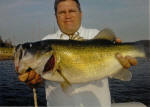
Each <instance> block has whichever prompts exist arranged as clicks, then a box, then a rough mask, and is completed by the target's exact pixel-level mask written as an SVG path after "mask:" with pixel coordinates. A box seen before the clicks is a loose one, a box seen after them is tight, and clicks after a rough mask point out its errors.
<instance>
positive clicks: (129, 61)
mask: <svg viewBox="0 0 150 107" xmlns="http://www.w3.org/2000/svg"><path fill="white" fill-rule="evenodd" d="M115 42H116V43H121V42H122V41H121V39H119V38H116V40H115ZM116 58H117V59H118V61H119V62H120V64H121V65H122V66H123V67H124V68H126V69H128V68H130V67H131V66H135V65H136V64H137V60H136V59H135V58H133V57H131V56H125V57H123V56H122V55H121V54H120V53H116Z"/></svg>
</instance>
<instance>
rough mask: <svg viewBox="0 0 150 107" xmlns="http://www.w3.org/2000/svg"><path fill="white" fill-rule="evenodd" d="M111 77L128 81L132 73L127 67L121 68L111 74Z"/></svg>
mask: <svg viewBox="0 0 150 107" xmlns="http://www.w3.org/2000/svg"><path fill="white" fill-rule="evenodd" d="M111 78H115V79H119V80H122V81H130V80H131V78H132V73H131V72H130V71H129V70H127V69H124V68H123V69H121V70H120V71H119V72H118V73H116V74H113V75H111Z"/></svg>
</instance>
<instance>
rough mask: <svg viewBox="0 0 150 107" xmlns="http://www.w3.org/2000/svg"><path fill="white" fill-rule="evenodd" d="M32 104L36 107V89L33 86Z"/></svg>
mask: <svg viewBox="0 0 150 107" xmlns="http://www.w3.org/2000/svg"><path fill="white" fill-rule="evenodd" d="M33 96H34V106H35V107H38V103H37V94H36V89H35V88H33Z"/></svg>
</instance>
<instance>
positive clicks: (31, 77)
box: [19, 0, 137, 107]
mask: <svg viewBox="0 0 150 107" xmlns="http://www.w3.org/2000/svg"><path fill="white" fill-rule="evenodd" d="M54 8H55V15H56V19H57V24H58V26H59V29H60V30H58V31H57V32H56V33H55V34H51V35H48V36H46V37H45V38H43V39H74V40H81V39H91V38H93V37H94V36H95V35H96V34H97V33H98V32H99V31H98V30H97V29H86V28H84V27H82V26H81V20H82V11H81V8H80V3H79V1H78V0H56V1H55V6H54ZM116 41H118V42H120V40H119V39H118V40H116ZM116 57H117V58H118V61H120V63H121V64H122V65H123V66H124V67H125V68H129V67H130V65H136V63H137V62H136V59H134V58H132V57H130V56H126V57H123V56H121V55H120V54H117V55H116ZM19 80H20V81H23V82H25V81H26V83H27V85H29V86H33V87H34V85H36V84H39V83H41V82H42V80H43V79H42V78H41V77H40V75H38V74H36V73H35V72H34V71H30V72H27V73H24V74H22V75H19ZM45 88H46V99H47V106H57V107H62V106H63V107H70V106H71V107H72V106H76V107H79V106H80V107H83V106H85V107H87V106H88V107H92V106H93V107H95V106H96V107H111V97H110V91H109V85H108V79H107V78H104V79H102V80H97V81H93V82H90V83H84V84H73V85H72V89H73V91H72V95H67V94H65V93H64V92H63V91H62V89H61V87H60V84H59V83H57V82H52V81H47V80H45Z"/></svg>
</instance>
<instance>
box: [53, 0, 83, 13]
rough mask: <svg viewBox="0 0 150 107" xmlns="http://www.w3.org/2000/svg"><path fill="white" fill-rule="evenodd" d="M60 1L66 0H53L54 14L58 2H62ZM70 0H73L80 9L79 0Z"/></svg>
mask: <svg viewBox="0 0 150 107" xmlns="http://www.w3.org/2000/svg"><path fill="white" fill-rule="evenodd" d="M62 1H67V0H55V4H54V10H55V14H56V12H57V6H58V4H59V3H60V2H62ZM72 1H75V2H76V3H77V7H78V9H79V11H81V7H80V2H79V0H72Z"/></svg>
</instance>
